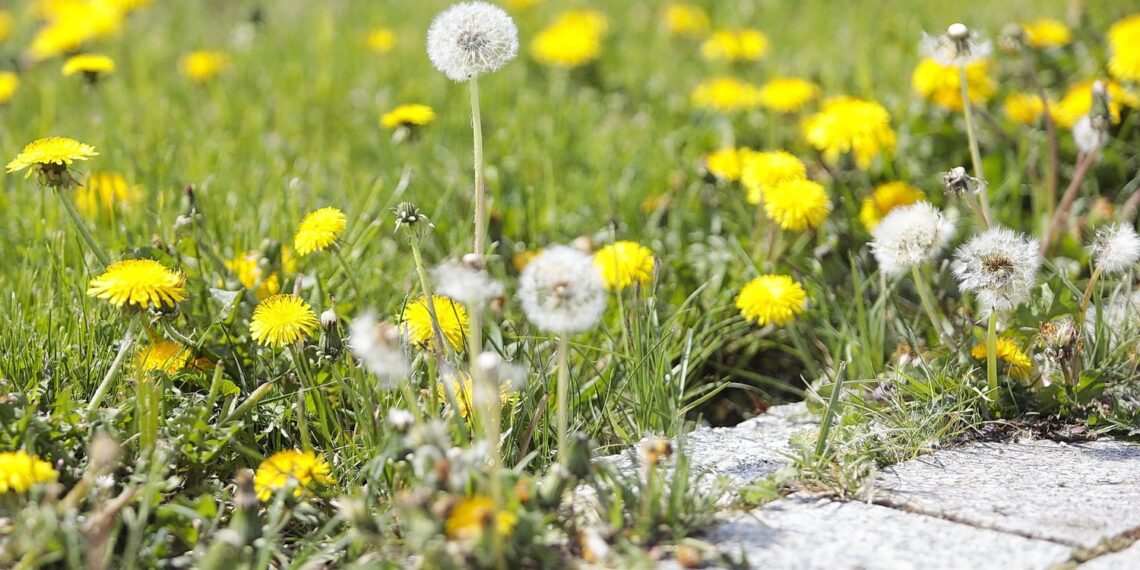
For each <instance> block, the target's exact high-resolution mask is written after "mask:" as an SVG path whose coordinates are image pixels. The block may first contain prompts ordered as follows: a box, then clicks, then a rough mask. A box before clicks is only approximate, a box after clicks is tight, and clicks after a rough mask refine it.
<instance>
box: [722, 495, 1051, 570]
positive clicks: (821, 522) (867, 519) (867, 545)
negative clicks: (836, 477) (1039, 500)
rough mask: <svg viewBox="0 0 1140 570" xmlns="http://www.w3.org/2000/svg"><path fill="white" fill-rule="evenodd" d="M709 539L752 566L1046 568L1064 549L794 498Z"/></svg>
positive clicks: (728, 520) (740, 518) (736, 517)
mask: <svg viewBox="0 0 1140 570" xmlns="http://www.w3.org/2000/svg"><path fill="white" fill-rule="evenodd" d="M706 539H707V540H709V541H710V542H712V543H714V544H716V545H717V547H718V548H719V549H720V550H721V552H723V553H725V554H728V555H729V556H730V557H732V558H733V559H738V558H739V557H741V556H743V557H744V558H746V560H747V563H748V565H749V567H752V568H789V569H804V570H809V569H815V568H819V569H829V570H831V569H836V570H840V569H852V570H854V569H864V570H894V569H911V568H913V569H919V568H921V569H924V570H926V569H930V570H935V569H938V570H956V569H963V570H965V569H970V570H973V569H976V568H1002V569H1007V570H1022V569H1025V570H1030V569H1047V568H1051V567H1053V566H1055V565H1058V564H1062V563H1064V562H1066V561H1068V560H1069V556H1070V549H1069V548H1068V547H1066V546H1063V545H1060V544H1056V543H1053V542H1048V541H1044V540H1035V539H1030V538H1025V537H1022V536H1017V535H1013V534H1006V533H1002V532H997V531H993V530H988V529H980V528H976V527H972V526H969V525H964V524H958V523H955V522H950V521H946V520H942V519H939V518H935V517H929V516H925V515H918V514H912V513H907V512H904V511H900V510H897V509H892V508H888V507H882V506H878V505H871V504H867V503H860V502H839V501H832V500H829V499H814V498H811V497H807V496H802V495H793V496H791V497H788V498H786V499H784V500H782V501H778V502H775V503H771V504H769V505H766V506H764V507H761V508H759V509H756V510H754V511H752V512H749V513H736V514H732V515H729V516H727V517H725V519H724V521H723V522H722V523H721V524H720V525H718V526H717V527H716V528H715V529H714V530H713V531H712V532H711V533H709V535H708V536H707V537H706Z"/></svg>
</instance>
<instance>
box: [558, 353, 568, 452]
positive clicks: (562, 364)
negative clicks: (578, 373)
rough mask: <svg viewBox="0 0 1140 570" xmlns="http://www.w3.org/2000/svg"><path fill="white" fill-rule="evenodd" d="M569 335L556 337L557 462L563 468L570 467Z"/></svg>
mask: <svg viewBox="0 0 1140 570" xmlns="http://www.w3.org/2000/svg"><path fill="white" fill-rule="evenodd" d="M569 353H570V335H568V334H567V333H562V334H560V335H558V386H557V394H556V397H557V398H558V461H559V463H560V464H561V465H562V467H563V468H566V469H568V468H569V467H570V463H569V462H570V449H569V441H570V434H569V431H570V421H569V417H568V415H567V414H568V409H569V402H567V401H566V400H567V399H568V398H569V397H570V358H569Z"/></svg>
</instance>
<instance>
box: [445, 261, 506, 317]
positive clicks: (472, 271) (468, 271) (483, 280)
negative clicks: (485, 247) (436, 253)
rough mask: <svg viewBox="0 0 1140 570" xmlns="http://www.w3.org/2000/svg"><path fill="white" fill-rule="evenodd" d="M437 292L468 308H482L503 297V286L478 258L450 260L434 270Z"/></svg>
mask: <svg viewBox="0 0 1140 570" xmlns="http://www.w3.org/2000/svg"><path fill="white" fill-rule="evenodd" d="M432 277H433V278H434V280H435V283H436V291H437V292H438V293H439V294H440V295H444V296H446V297H451V298H452V299H455V300H456V301H459V302H460V303H463V304H464V305H467V306H468V307H482V306H484V305H486V304H487V303H489V302H490V301H492V300H494V299H498V298H499V297H502V296H503V284H502V283H500V282H498V281H496V280H495V279H493V278H492V277H491V274H490V273H488V272H487V270H486V269H484V268H483V267H482V264H481V263H479V260H478V259H477V258H473V259H465V260H462V261H456V260H448V261H445V262H443V263H441V264H440V265H438V266H436V267H435V268H434V269H432Z"/></svg>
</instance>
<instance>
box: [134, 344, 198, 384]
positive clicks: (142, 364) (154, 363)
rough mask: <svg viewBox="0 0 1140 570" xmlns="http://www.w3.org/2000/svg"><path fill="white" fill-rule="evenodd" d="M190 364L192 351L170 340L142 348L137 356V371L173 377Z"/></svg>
mask: <svg viewBox="0 0 1140 570" xmlns="http://www.w3.org/2000/svg"><path fill="white" fill-rule="evenodd" d="M189 362H190V350H189V349H188V348H186V347H185V346H182V345H181V344H178V343H176V342H171V341H169V340H157V341H155V342H152V343H150V344H149V345H147V346H145V347H143V348H142V350H140V351H139V353H138V355H137V356H135V370H138V371H139V372H144V373H145V372H150V371H158V372H162V373H164V374H166V375H168V376H169V375H172V374H174V373H175V372H178V371H179V370H182V369H183V368H186V364H187V363H189Z"/></svg>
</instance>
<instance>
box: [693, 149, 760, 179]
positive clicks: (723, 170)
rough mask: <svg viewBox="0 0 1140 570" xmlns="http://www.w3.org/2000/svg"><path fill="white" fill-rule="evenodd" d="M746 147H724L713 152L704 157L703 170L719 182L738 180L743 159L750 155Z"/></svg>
mask: <svg viewBox="0 0 1140 570" xmlns="http://www.w3.org/2000/svg"><path fill="white" fill-rule="evenodd" d="M752 152H753V151H752V149H750V148H747V147H741V148H734V147H725V148H722V149H718V150H714V151H713V152H710V153H709V154H708V155H707V156H705V170H706V171H708V173H709V174H712V175H713V176H715V177H716V178H717V179H719V180H724V181H726V182H735V181H737V180H740V175H741V172H742V168H743V165H744V160H745V157H747V156H749V155H751V154H752Z"/></svg>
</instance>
